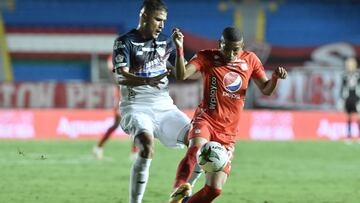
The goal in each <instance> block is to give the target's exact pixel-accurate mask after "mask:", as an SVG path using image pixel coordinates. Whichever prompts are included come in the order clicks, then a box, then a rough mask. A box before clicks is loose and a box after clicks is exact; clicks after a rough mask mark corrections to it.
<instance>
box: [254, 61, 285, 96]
mask: <svg viewBox="0 0 360 203" xmlns="http://www.w3.org/2000/svg"><path fill="white" fill-rule="evenodd" d="M286 76H287V71H286V70H285V68H283V67H277V68H276V69H275V70H274V72H273V73H272V75H271V79H268V78H267V77H266V76H265V77H263V78H257V79H255V80H254V81H255V84H256V85H257V86H258V88H259V89H260V91H261V92H262V93H263V94H264V95H268V96H270V95H271V94H272V93H273V92H274V90H275V88H276V85H277V81H278V79H285V78H286Z"/></svg>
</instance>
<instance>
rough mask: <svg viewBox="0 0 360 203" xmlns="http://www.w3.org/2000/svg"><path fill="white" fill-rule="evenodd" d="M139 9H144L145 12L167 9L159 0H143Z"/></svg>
mask: <svg viewBox="0 0 360 203" xmlns="http://www.w3.org/2000/svg"><path fill="white" fill-rule="evenodd" d="M141 9H144V11H145V12H154V11H159V10H164V11H166V12H167V11H168V9H167V7H166V5H165V4H164V2H162V1H161V0H144V2H143V4H142V6H141Z"/></svg>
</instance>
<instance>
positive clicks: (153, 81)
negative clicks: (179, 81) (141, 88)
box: [145, 71, 170, 89]
mask: <svg viewBox="0 0 360 203" xmlns="http://www.w3.org/2000/svg"><path fill="white" fill-rule="evenodd" d="M169 74H170V71H166V72H165V73H162V74H160V75H157V76H155V77H149V78H146V79H145V84H147V85H150V86H152V87H156V88H158V89H160V87H159V85H160V84H164V82H163V81H161V80H162V79H163V78H164V77H166V76H168V75H169Z"/></svg>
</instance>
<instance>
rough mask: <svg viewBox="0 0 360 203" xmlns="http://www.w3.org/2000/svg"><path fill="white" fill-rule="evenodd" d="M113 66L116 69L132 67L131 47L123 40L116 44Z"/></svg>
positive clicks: (116, 41) (117, 41) (118, 40)
mask: <svg viewBox="0 0 360 203" xmlns="http://www.w3.org/2000/svg"><path fill="white" fill-rule="evenodd" d="M113 65H114V68H115V69H118V68H123V67H130V47H129V45H127V44H126V43H125V41H124V40H122V39H121V38H118V39H116V40H115V42H114V49H113Z"/></svg>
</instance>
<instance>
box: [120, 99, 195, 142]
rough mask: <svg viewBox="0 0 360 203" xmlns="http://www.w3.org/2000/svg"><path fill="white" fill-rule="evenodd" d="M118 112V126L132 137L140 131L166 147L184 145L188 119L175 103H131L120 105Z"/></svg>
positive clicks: (188, 124)
mask: <svg viewBox="0 0 360 203" xmlns="http://www.w3.org/2000/svg"><path fill="white" fill-rule="evenodd" d="M120 113H121V122H120V126H121V127H122V129H123V130H124V131H125V132H126V133H127V134H128V135H130V137H131V138H132V139H134V138H135V136H136V135H138V134H140V133H142V132H147V133H150V134H151V135H153V136H154V137H155V138H158V139H159V140H160V142H161V143H162V144H163V145H165V146H166V147H171V148H183V147H184V137H185V135H186V134H187V132H188V130H189V128H190V119H189V117H188V116H187V115H186V114H185V113H183V112H182V111H180V110H179V109H178V108H177V107H176V106H175V105H173V104H171V105H157V106H153V105H149V104H147V105H140V104H132V105H129V106H127V107H120Z"/></svg>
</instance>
